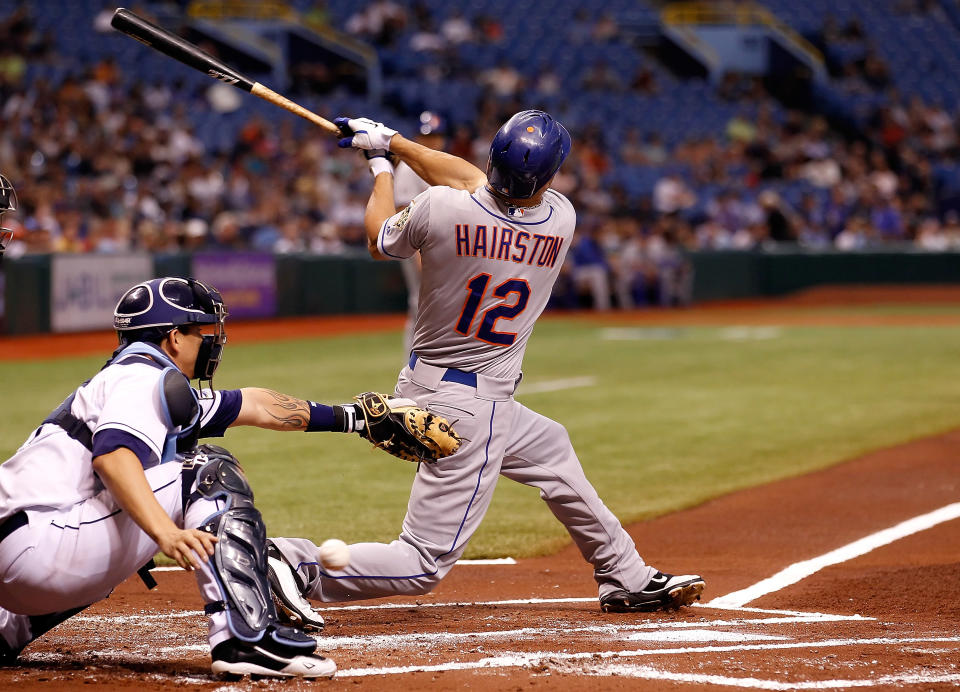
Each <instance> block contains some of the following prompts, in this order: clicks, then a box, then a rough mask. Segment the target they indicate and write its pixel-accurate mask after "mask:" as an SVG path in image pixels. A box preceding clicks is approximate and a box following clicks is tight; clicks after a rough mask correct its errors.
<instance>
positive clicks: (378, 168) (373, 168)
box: [363, 149, 393, 178]
mask: <svg viewBox="0 0 960 692" xmlns="http://www.w3.org/2000/svg"><path fill="white" fill-rule="evenodd" d="M363 156H364V158H366V159H367V165H368V166H369V167H370V172H371V173H372V174H373V177H374V178H376V177H377V176H378V175H380V174H381V173H389V174H390V175H393V162H392V161H391V160H390V154H389V153H387V150H386V149H365V150H364V151H363Z"/></svg>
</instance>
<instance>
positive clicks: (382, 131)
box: [333, 118, 397, 151]
mask: <svg viewBox="0 0 960 692" xmlns="http://www.w3.org/2000/svg"><path fill="white" fill-rule="evenodd" d="M333 122H334V123H335V124H336V125H337V126H338V127H339V128H340V134H341V135H343V138H342V139H341V140H340V141H339V142H337V146H338V147H341V148H343V149H346V148H347V147H353V148H354V149H386V150H388V151H389V150H390V138H391V137H393V136H394V135H395V134H397V131H396V130H391V129H390V128H389V127H387V126H386V125H384V124H383V123H378V122H375V121H373V120H371V119H370V118H336V119H334V121H333Z"/></svg>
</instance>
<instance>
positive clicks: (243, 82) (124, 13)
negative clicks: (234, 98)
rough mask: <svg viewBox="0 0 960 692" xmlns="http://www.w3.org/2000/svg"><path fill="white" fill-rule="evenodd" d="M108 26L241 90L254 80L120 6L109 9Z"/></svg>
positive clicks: (247, 88) (250, 87)
mask: <svg viewBox="0 0 960 692" xmlns="http://www.w3.org/2000/svg"><path fill="white" fill-rule="evenodd" d="M110 26H112V27H113V28H114V29H116V30H117V31H120V32H123V33H124V34H126V35H127V36H130V37H132V38H135V39H137V40H138V41H140V42H141V43H145V44H147V45H148V46H150V47H151V48H153V49H155V50H158V51H160V52H161V53H164V54H165V55H169V56H170V57H171V58H173V59H174V60H177V61H179V62H182V63H183V64H184V65H189V66H190V67H192V68H194V69H195V70H200V71H201V72H204V73H206V74H208V75H210V76H211V77H213V78H214V79H219V80H220V81H221V82H226V83H227V84H232V85H233V86H235V87H237V88H239V89H243V90H244V91H248V92H249V91H250V90H252V89H253V84H254V82H253V80H252V79H250V78H249V77H245V76H244V75H242V74H240V73H239V72H237V71H236V70H234V69H233V68H232V67H229V66H227V65H224V64H223V63H222V62H220V61H219V60H217V59H216V58H215V57H213V56H212V55H210V54H209V53H207V52H205V51H202V50H200V49H199V48H197V47H196V46H195V45H193V44H192V43H190V42H189V41H186V40H184V39H182V38H180V37H179V36H177V35H176V34H173V33H171V32H169V31H167V30H166V29H164V28H162V27H159V26H157V25H156V24H153V23H152V22H148V21H147V20H146V19H144V18H143V17H139V16H137V15H136V14H134V13H133V12H131V11H130V10H127V9H125V8H123V7H121V8H119V9H118V10H117V11H116V12H114V13H113V19H111V20H110Z"/></svg>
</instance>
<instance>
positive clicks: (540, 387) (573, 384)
mask: <svg viewBox="0 0 960 692" xmlns="http://www.w3.org/2000/svg"><path fill="white" fill-rule="evenodd" d="M596 383H597V378H596V377H594V376H593V375H585V376H583V377H565V378H562V379H559V380H546V381H544V382H533V383H531V384H523V383H521V384H520V387H518V389H517V394H518V395H519V396H523V395H524V394H542V393H543V392H561V391H563V390H565V389H576V388H577V387H592V386H593V385H595V384H596Z"/></svg>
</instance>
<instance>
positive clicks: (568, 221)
mask: <svg viewBox="0 0 960 692" xmlns="http://www.w3.org/2000/svg"><path fill="white" fill-rule="evenodd" d="M575 225H576V213H575V212H574V210H573V206H572V205H571V204H570V202H569V201H568V200H567V198H566V197H564V196H563V195H561V194H560V193H559V192H556V191H555V190H547V191H546V192H545V193H544V195H543V201H542V202H541V203H540V204H539V205H538V206H536V207H511V206H509V205H507V204H504V203H503V202H501V201H500V200H499V199H498V198H496V197H495V196H494V195H492V194H491V193H490V192H488V191H487V190H486V189H485V188H478V189H477V190H476V191H474V192H473V193H469V192H466V191H463V190H455V189H453V188H449V187H431V188H428V189H427V190H426V191H424V192H422V193H421V194H419V195H417V197H416V198H414V200H413V201H412V202H411V203H410V204H409V206H407V207H406V208H405V209H403V210H401V211H400V212H398V213H397V214H395V215H394V216H392V217H390V218H389V219H387V221H386V222H384V224H383V226H382V227H381V229H380V234H379V237H378V239H377V246H378V249H379V251H380V253H381V254H383V255H385V256H387V257H394V258H397V259H402V258H405V257H410V256H411V255H413V254H414V253H415V252H416V251H417V250H419V251H420V255H421V258H422V261H423V278H422V285H421V288H420V310H419V312H418V314H417V325H416V334H415V336H414V340H413V350H414V352H416V354H417V355H418V356H419V357H420V358H421V359H422V360H423V361H424V362H426V363H428V364H431V365H439V366H444V367H456V368H458V369H461V370H466V371H470V372H479V373H483V374H485V375H490V376H492V377H502V378H515V377H517V376H518V375H519V374H520V368H521V363H522V361H523V354H524V351H525V350H526V346H527V340H528V339H529V338H530V334H531V333H532V332H533V326H534V324H535V323H536V321H537V318H538V317H540V314H541V313H542V312H543V310H544V308H545V307H546V305H547V301H548V300H549V299H550V293H551V291H552V289H553V284H554V282H555V281H556V279H557V274H558V273H559V272H560V268H561V266H562V265H563V259H564V257H565V256H566V254H567V250H568V249H569V247H570V242H571V239H572V237H573V232H574V227H575Z"/></svg>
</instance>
